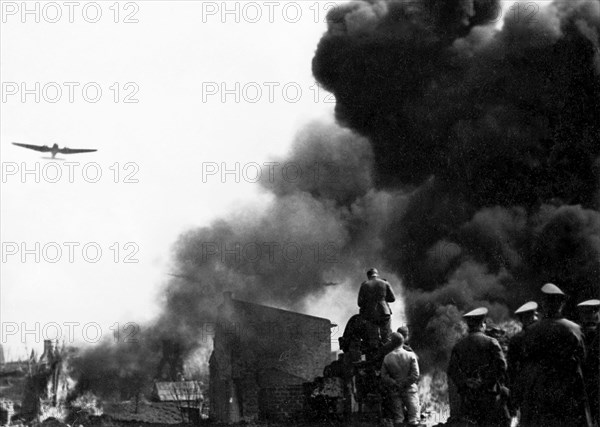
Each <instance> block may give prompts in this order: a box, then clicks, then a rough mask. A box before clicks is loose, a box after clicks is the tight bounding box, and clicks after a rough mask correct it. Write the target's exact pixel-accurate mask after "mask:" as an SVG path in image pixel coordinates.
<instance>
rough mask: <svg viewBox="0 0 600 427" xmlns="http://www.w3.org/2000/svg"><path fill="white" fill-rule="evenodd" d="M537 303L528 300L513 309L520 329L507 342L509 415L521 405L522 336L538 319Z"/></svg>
mask: <svg viewBox="0 0 600 427" xmlns="http://www.w3.org/2000/svg"><path fill="white" fill-rule="evenodd" d="M537 309H538V304H537V303H536V302H535V301H530V302H528V303H525V304H523V305H522V306H521V307H519V308H517V309H516V310H515V316H517V319H518V320H519V322H520V323H521V326H522V330H521V331H520V332H519V333H518V334H516V335H515V336H514V337H512V338H511V340H510V343H509V344H508V353H507V357H506V358H507V362H508V381H509V388H510V403H509V409H510V411H511V415H513V416H516V415H517V411H518V410H519V407H520V405H521V403H520V401H521V396H520V394H519V390H520V389H521V386H520V385H519V381H520V379H521V370H522V369H523V337H524V336H525V331H526V330H527V329H528V328H529V327H530V326H531V325H533V324H534V323H535V322H537V321H538V320H539V318H538V313H537Z"/></svg>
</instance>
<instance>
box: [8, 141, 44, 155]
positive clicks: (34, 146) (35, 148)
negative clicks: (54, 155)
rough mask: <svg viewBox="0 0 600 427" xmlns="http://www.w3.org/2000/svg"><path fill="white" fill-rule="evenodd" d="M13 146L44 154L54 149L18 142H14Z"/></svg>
mask: <svg viewBox="0 0 600 427" xmlns="http://www.w3.org/2000/svg"><path fill="white" fill-rule="evenodd" d="M13 145H18V146H19V147H23V148H29V149H30V150H35V151H41V152H43V153H46V152H48V151H52V149H51V148H50V147H48V146H47V145H33V144H20V143H18V142H13Z"/></svg>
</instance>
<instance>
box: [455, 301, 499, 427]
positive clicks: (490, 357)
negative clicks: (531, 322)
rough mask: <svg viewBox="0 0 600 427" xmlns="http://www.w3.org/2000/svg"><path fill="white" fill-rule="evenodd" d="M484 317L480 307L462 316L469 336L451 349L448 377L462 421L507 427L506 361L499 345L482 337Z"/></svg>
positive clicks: (484, 313)
mask: <svg viewBox="0 0 600 427" xmlns="http://www.w3.org/2000/svg"><path fill="white" fill-rule="evenodd" d="M487 313H488V310H487V308H485V307H481V308H477V309H475V310H473V311H470V312H468V313H466V314H465V315H463V318H464V319H465V321H466V322H467V326H468V328H469V335H467V336H466V337H464V338H463V339H461V340H460V341H459V342H458V343H457V344H456V345H455V346H454V348H453V349H452V354H451V356H450V363H449V365H448V376H449V377H450V379H451V380H452V381H453V382H454V384H455V385H456V387H457V389H458V394H459V395H460V399H461V405H460V407H461V415H462V416H463V417H465V418H467V419H468V420H469V421H471V422H475V423H476V424H477V425H478V426H490V427H492V426H498V427H500V426H502V427H505V426H506V427H507V426H509V425H510V416H509V414H508V409H507V407H506V399H507V397H508V390H507V389H506V387H504V380H505V376H506V360H505V358H504V354H503V353H502V348H501V347H500V344H499V343H498V341H497V340H496V339H494V338H491V337H489V336H487V335H486V334H485V325H486V323H485V318H486V316H487ZM450 415H452V414H450Z"/></svg>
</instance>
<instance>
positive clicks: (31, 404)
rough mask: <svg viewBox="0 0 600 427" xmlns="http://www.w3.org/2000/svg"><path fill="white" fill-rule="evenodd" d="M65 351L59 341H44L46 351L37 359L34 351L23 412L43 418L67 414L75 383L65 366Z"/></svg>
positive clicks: (30, 363) (25, 414) (30, 362)
mask: <svg viewBox="0 0 600 427" xmlns="http://www.w3.org/2000/svg"><path fill="white" fill-rule="evenodd" d="M64 354H65V353H64V352H63V351H61V350H60V349H59V348H58V346H57V343H56V341H54V340H45V341H44V352H43V353H42V355H41V356H40V358H39V359H37V360H36V358H35V356H34V354H33V353H32V358H31V359H30V360H29V373H28V376H27V380H26V386H25V395H24V397H23V410H22V414H23V415H24V416H25V417H27V418H34V419H39V420H41V421H43V419H45V418H48V417H55V418H63V417H64V416H65V415H66V399H67V394H68V393H69V390H70V386H72V382H71V381H70V379H69V377H68V373H67V369H66V360H65V359H64Z"/></svg>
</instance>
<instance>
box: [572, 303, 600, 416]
mask: <svg viewBox="0 0 600 427" xmlns="http://www.w3.org/2000/svg"><path fill="white" fill-rule="evenodd" d="M577 308H578V309H579V317H580V325H581V328H582V330H583V336H584V340H585V346H586V350H587V357H586V359H585V362H584V364H583V377H584V379H585V383H586V391H587V395H588V400H589V402H590V411H591V415H592V420H593V421H594V423H595V425H600V396H599V395H598V391H599V390H598V389H599V388H600V384H599V381H600V327H599V326H598V323H599V322H600V300H597V299H591V300H587V301H583V302H580V303H579V304H577Z"/></svg>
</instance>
